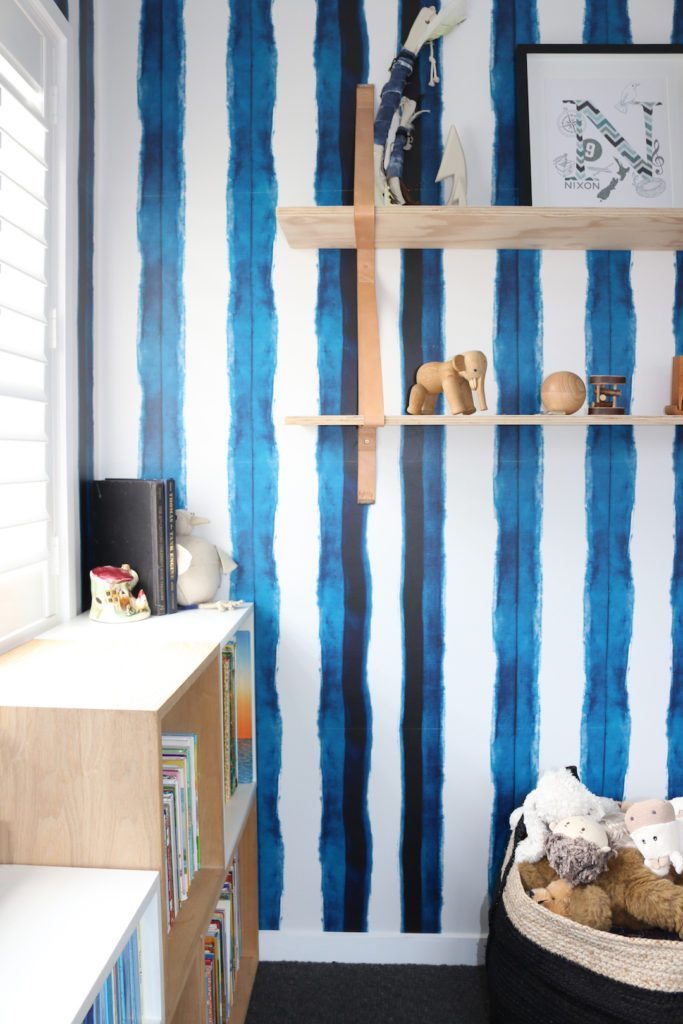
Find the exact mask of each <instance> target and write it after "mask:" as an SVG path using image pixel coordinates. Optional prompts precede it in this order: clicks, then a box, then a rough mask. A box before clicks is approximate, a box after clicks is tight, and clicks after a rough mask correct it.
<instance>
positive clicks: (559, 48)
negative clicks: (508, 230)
mask: <svg viewBox="0 0 683 1024" xmlns="http://www.w3.org/2000/svg"><path fill="white" fill-rule="evenodd" d="M572 54H575V55H577V56H578V57H580V58H582V59H583V58H586V57H591V56H595V57H596V58H599V57H600V56H603V57H613V56H614V55H623V56H624V59H625V65H624V72H625V74H626V73H627V72H628V69H629V67H633V66H634V62H636V61H637V59H638V58H642V57H653V56H655V57H656V56H657V55H666V56H669V57H680V62H681V68H682V69H683V46H681V45H675V44H652V45H648V44H642V45H637V44H634V45H631V46H624V45H618V46H612V45H606V46H598V45H574V44H563V45H550V44H539V45H520V46H518V47H517V49H516V86H517V179H518V196H519V200H518V201H519V204H520V205H521V206H534V205H535V206H563V205H565V204H564V203H552V202H550V203H549V202H547V201H543V202H535V201H534V192H535V191H536V192H538V191H539V187H538V183H537V184H536V187H535V185H534V180H533V170H532V133H533V132H534V131H537V130H538V126H537V125H532V124H531V113H530V84H529V60H530V58H531V59H533V57H534V56H535V55H542V56H546V57H547V56H552V55H557V56H558V57H561V58H562V57H565V56H566V55H572ZM598 63H599V62H598V61H596V66H598ZM676 110H677V113H675V116H676V117H677V120H678V123H683V96H681V97H680V109H678V107H677V108H676ZM672 116H673V115H672ZM682 139H683V135H682ZM610 141H611V140H610ZM679 148H680V147H678V146H677V147H676V149H677V151H678V149H679ZM610 152H611V151H610ZM677 156H678V159H676V161H675V162H674V164H673V170H674V171H676V172H677V173H676V180H677V181H678V180H680V181H681V187H680V188H678V187H677V188H676V191H677V192H680V198H679V199H678V201H677V202H675V203H666V204H665V205H667V206H671V205H673V206H683V151H682V152H680V153H678V152H677ZM629 170H630V168H629ZM634 173H635V172H634ZM541 191H543V190H542V189H541ZM568 205H570V204H568ZM571 205H585V206H595V205H596V203H594V202H590V203H589V202H586V203H581V204H577V203H573V204H571ZM615 205H622V206H623V205H629V206H638V205H641V204H639V203H634V202H629V203H624V202H623V201H622V202H619V203H618V204H615ZM642 205H645V204H642ZM658 205H661V204H658Z"/></svg>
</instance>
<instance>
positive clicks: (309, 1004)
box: [246, 963, 489, 1024]
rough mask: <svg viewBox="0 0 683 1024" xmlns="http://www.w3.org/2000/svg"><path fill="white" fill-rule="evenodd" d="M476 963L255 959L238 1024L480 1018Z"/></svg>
mask: <svg viewBox="0 0 683 1024" xmlns="http://www.w3.org/2000/svg"><path fill="white" fill-rule="evenodd" d="M488 1019H489V1018H488V1009H487V1000H486V983H485V977H484V969H483V967H417V966H412V965H410V966H404V965H400V966H397V965H393V964H391V965H389V964H383V965H381V966H376V965H374V964H301V963H261V964H259V967H258V971H257V973H256V981H255V982H254V991H253V993H252V996H251V1003H250V1005H249V1013H248V1015H247V1021H246V1024H276V1022H277V1024H290V1022H291V1024H294V1022H296V1024H487V1022H488Z"/></svg>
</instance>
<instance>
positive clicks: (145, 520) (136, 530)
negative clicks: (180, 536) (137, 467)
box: [87, 478, 178, 615]
mask: <svg viewBox="0 0 683 1024" xmlns="http://www.w3.org/2000/svg"><path fill="white" fill-rule="evenodd" d="M175 507H176V506H175V481H173V480H134V479H127V478H117V479H113V478H112V479H109V480H93V481H92V483H91V484H90V486H89V490H88V499H87V508H88V515H89V519H90V524H89V532H90V535H91V537H90V545H89V551H88V556H89V559H90V561H91V562H92V564H91V565H89V566H87V568H88V570H90V569H94V568H95V567H96V566H100V565H124V564H127V565H130V566H131V568H133V569H135V571H136V572H137V574H138V576H139V577H140V586H141V587H142V589H143V590H144V592H145V594H146V595H147V601H148V603H149V608H150V611H151V613H152V615H166V614H167V613H168V612H175V611H177V610H178V599H177V594H176V589H177V559H176V532H175V530H176V524H175Z"/></svg>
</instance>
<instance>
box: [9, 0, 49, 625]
mask: <svg viewBox="0 0 683 1024" xmlns="http://www.w3.org/2000/svg"><path fill="white" fill-rule="evenodd" d="M30 13H31V12H30V5H27V4H25V3H23V2H21V0H2V2H0V642H2V641H6V640H7V638H8V637H11V636H12V635H13V634H18V635H19V636H23V635H25V634H26V631H27V630H29V629H30V628H31V627H32V626H35V627H39V626H41V625H42V624H44V623H45V622H46V620H47V619H49V617H50V616H51V615H53V614H54V612H55V610H56V609H55V595H56V592H57V591H56V587H55V585H54V577H55V574H56V572H57V569H58V567H57V566H56V564H55V559H54V556H55V553H56V544H55V539H54V536H53V518H54V517H53V515H52V497H53V496H52V487H53V483H54V481H53V479H52V474H53V465H54V458H53V444H52V437H51V435H53V436H54V431H55V429H56V428H57V426H58V418H57V419H56V418H55V411H56V410H55V408H54V403H53V404H51V401H50V399H51V392H52V391H53V387H52V383H51V345H52V342H53V339H52V338H51V332H50V329H49V328H50V323H51V322H52V320H53V319H54V314H53V313H52V312H51V308H50V303H51V296H52V294H53V293H54V289H53V288H51V284H50V282H49V281H48V277H47V275H48V274H49V272H50V261H49V259H48V256H49V253H48V244H49V240H50V225H51V219H50V214H51V212H52V211H51V209H50V203H51V199H52V196H51V192H50V189H51V184H52V183H51V178H50V172H51V168H50V161H51V154H52V149H51V145H50V141H51V140H50V132H49V129H48V123H47V116H48V114H49V109H48V108H49V100H50V99H51V97H50V96H49V91H48V89H47V87H46V81H47V80H48V76H47V71H46V60H47V55H48V52H49V48H48V44H49V39H47V38H46V37H45V35H44V33H43V31H42V30H41V28H40V27H38V24H37V23H34V21H33V20H32V18H31V17H30ZM52 301H54V299H52Z"/></svg>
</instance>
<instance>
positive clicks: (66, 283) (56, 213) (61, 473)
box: [0, 0, 80, 653]
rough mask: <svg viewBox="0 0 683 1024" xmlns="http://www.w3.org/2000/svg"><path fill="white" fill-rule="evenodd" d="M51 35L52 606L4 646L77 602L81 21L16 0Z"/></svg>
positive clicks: (0, 648) (49, 4)
mask: <svg viewBox="0 0 683 1024" xmlns="http://www.w3.org/2000/svg"><path fill="white" fill-rule="evenodd" d="M14 2H15V3H17V4H18V5H19V6H20V7H21V9H22V10H23V11H24V12H25V13H26V15H27V16H28V17H29V18H30V19H31V20H32V21H33V22H34V23H35V24H36V25H37V26H38V27H39V29H40V31H41V32H42V33H43V34H44V36H45V38H46V60H45V65H46V67H45V70H46V76H45V77H46V86H45V96H46V115H47V120H48V125H49V133H48V147H49V148H48V160H47V162H48V167H49V177H48V193H47V195H48V211H49V217H48V224H47V226H46V231H47V242H48V249H47V263H46V278H47V282H48V284H47V291H46V304H45V305H46V316H47V320H48V338H47V352H48V371H47V394H48V418H47V430H48V452H49V454H48V465H49V488H48V514H49V518H50V527H51V529H50V553H49V561H50V583H51V586H52V606H53V609H54V611H53V613H52V614H51V615H49V616H47V617H46V618H44V619H42V620H41V621H40V622H37V623H33V624H32V625H30V626H27V627H25V628H24V629H20V630H17V631H15V632H13V633H11V634H9V635H8V636H6V637H4V638H3V637H0V653H2V652H4V651H7V650H10V649H11V648H13V647H16V646H18V645H19V644H21V643H24V642H26V641H27V640H30V639H32V638H33V637H35V636H37V635H38V634H40V633H43V632H44V631H45V630H47V629H49V628H51V627H52V626H54V625H56V624H57V623H58V622H61V621H64V620H66V619H69V618H72V617H73V616H74V615H75V614H76V613H77V610H78V580H79V572H80V554H79V528H78V508H79V503H78V404H79V403H78V398H77V396H78V338H77V320H76V311H77V265H78V194H77V185H78V182H77V166H78V163H77V157H78V152H77V145H78V90H77V83H78V51H77V47H76V46H75V28H74V24H73V22H69V21H68V20H67V19H66V18H65V17H64V15H63V14H62V13H61V11H60V10H59V8H58V7H57V5H56V4H55V3H54V2H53V0H14Z"/></svg>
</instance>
